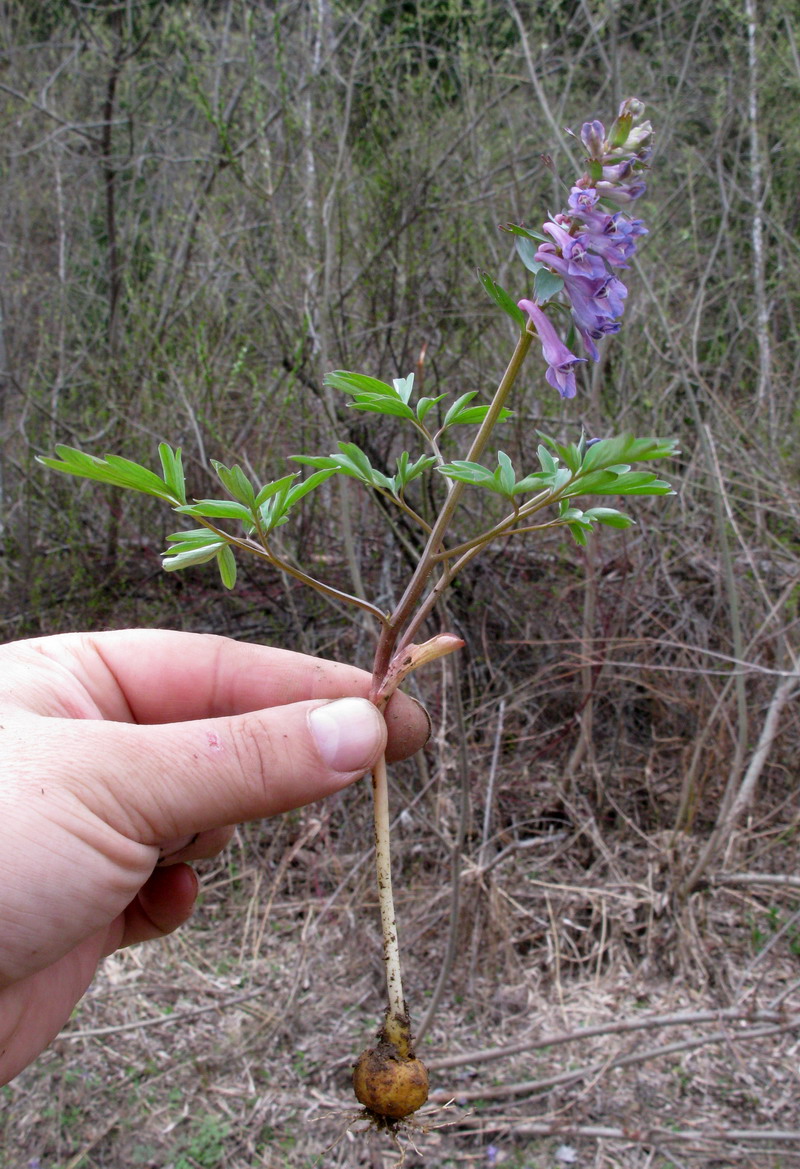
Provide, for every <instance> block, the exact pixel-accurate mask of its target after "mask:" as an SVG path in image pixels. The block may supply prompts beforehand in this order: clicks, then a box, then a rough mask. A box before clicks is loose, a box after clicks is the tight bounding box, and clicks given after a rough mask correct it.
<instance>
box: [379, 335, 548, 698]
mask: <svg viewBox="0 0 800 1169" xmlns="http://www.w3.org/2000/svg"><path fill="white" fill-rule="evenodd" d="M533 338H534V334H533V333H529V332H528V330H527V329H526V330H525V331H524V332H523V333H521V334H520V336H519V338H518V339H517V344H516V346H515V347H514V352H513V353H512V354H511V360H510V361H509V363H508V366H507V367H506V371H505V373H504V374H503V377H502V378H501V380H500V384H499V386H498V387H497V389H496V391H495V394H494V397H493V399H492V402H491V405H490V406H489V409H488V411H487V412H486V417H485V418H484V419H483V422H482V423H481V425H480V428H479V430H478V433H477V434H476V435H475V438H474V440H473V442H472V446H471V447H470V449H469V453H468V454H467V459H468V460H469V461H472V462H474V461H475V460H477V459H479V458H480V456H481V455H482V454H483V451H484V449H485V448H486V444H487V443H488V441H489V439H490V437H491V434H492V431H493V430H494V427H495V425H496V423H497V420H498V418H499V417H500V414H501V412H502V410H503V406H504V405H505V402H506V399H507V398H508V395H509V393H510V392H511V389H512V387H513V385H514V382H515V381H516V380H517V376H518V374H519V371H520V369H521V368H522V363H523V362H524V360H525V358H526V356H527V353H528V350H529V349H530V347H531V342H532V341H533ZM464 487H465V484H464V483H461V482H455V483H454V484H453V489H452V490H451V491H450V492H449V494H448V496H447V499H446V500H445V501H444V503H443V505H442V510H441V511H440V512H439V515H438V516H437V518H436V523H435V524H434V525H433V530H432V531H431V534H430V536H429V537H428V542H427V544H426V545H425V550H424V551H423V553H422V555H421V557H420V559H419V564H418V565H417V567H416V569H415V570H414V573H413V575H412V577H411V580H410V581H409V582H408V586H407V587H406V590H405V592H404V593H403V595H402V597H401V598H400V600H399V601H398V603H397V605H396V606H395V609H394V612H393V613H392V615H391V617H390V618H389V620H388V622H387V623H386V625H385V626H384V628H383V629H382V630H381V636H380V639H379V641H378V647H377V650H376V652H375V661H374V663H373V675H374V681H373V689H374V690H375V691H377V690H378V689H379V688H380V684H381V682H382V681H383V678H384V677H385V675H386V671H387V670H388V669H389V663H390V662H391V659H392V655H393V653H394V649H395V645H396V643H397V638H398V636H399V633H400V630H401V629H402V627H403V626H404V625H405V623H406V622H407V621H408V619H409V617H410V616H411V613H412V612H413V610H414V607H415V605H416V604H417V602H418V601H419V599H420V597H421V596H422V594H423V592H424V591H425V586H426V585H427V583H428V579H429V577H430V575H431V573H432V572H433V569H434V567H435V564H436V560H435V557H436V555H437V553H438V552H439V551H440V549H441V546H442V543H443V541H444V537H445V535H446V533H447V529H448V528H449V527H450V523H451V521H452V519H453V515H454V514H455V510H456V508H457V507H458V502H459V500H460V498H461V494H462V492H463V490H464ZM408 640H409V639H408V638H407V637H405V638H404V640H403V643H405V642H407V641H408Z"/></svg>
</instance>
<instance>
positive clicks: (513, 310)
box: [478, 272, 526, 329]
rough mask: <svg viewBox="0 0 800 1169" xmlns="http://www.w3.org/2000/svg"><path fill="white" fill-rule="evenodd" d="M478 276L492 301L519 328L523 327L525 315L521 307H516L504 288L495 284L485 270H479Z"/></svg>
mask: <svg viewBox="0 0 800 1169" xmlns="http://www.w3.org/2000/svg"><path fill="white" fill-rule="evenodd" d="M478 278H479V280H480V282H481V284H482V285H483V287H484V288H485V289H486V291H487V292H488V294H489V296H490V297H491V298H492V300H493V301H494V303H495V304H496V305H497V306H498V308H501V309H502V310H503V312H505V313H508V315H509V316H510V317H511V319H512V321H516V323H517V324H518V325H519V327H520V328H521V329H524V328H525V321H526V318H525V315H524V313H523V312H522V309H520V308H519V307H518V305H517V304H516V302H515V301H513V300H512V299H511V297H510V296H509V295H508V293H507V292H506V291H505V289H504V288H501V287H500V285H499V284H496V283H495V282H494V280H492V278H491V276H490V275H489V274H488V273H487V272H479V273H478Z"/></svg>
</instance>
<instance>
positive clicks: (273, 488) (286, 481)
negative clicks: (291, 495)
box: [254, 459, 300, 508]
mask: <svg viewBox="0 0 800 1169" xmlns="http://www.w3.org/2000/svg"><path fill="white" fill-rule="evenodd" d="M297 461H298V462H299V461H300V460H299V459H298V460H297ZM299 474H300V472H299V471H293V472H292V474H291V475H284V476H283V478H282V479H273V480H272V482H271V483H265V484H264V486H263V487H262V488H261V490H260V491H259V493H258V495H257V496H256V498H255V504H254V506H255V507H257V508H259V507H261V505H262V504H263V503H266V502H267V500H268V499H271V498H272V497H273V496H274V495H278V494H279V493H280V492H286V491H288V490H289V488H290V487H291V485H292V483H294V481H295V479H296V478H297V476H298V475H299Z"/></svg>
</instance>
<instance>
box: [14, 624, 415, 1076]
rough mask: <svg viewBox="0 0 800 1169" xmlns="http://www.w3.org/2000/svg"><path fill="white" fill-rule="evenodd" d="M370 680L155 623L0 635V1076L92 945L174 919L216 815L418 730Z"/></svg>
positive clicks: (44, 1031) (193, 883)
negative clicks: (382, 708)
mask: <svg viewBox="0 0 800 1169" xmlns="http://www.w3.org/2000/svg"><path fill="white" fill-rule="evenodd" d="M370 681H371V679H370V676H369V674H367V673H365V672H364V671H362V670H357V669H355V668H353V667H350V666H344V665H339V664H337V663H334V662H329V661H322V660H319V659H316V658H310V657H306V656H304V655H302V654H297V653H291V652H289V651H286V650H279V649H270V648H265V647H260V646H255V645H246V644H241V643H238V642H234V641H230V640H228V639H226V638H220V637H210V636H203V635H198V634H191V633H175V632H166V631H159V630H139V631H136V630H130V631H122V632H116V633H100V634H65V635H61V636H56V637H44V638H39V639H35V640H31V641H22V642H17V643H12V644H10V645H6V646H2V647H0V774H2V786H0V921H2V922H3V931H2V935H0V1083H5V1082H7V1081H8V1080H9V1079H11V1078H12V1077H13V1076H14V1075H16V1074H17V1072H19V1071H20V1070H21V1069H22V1068H23V1067H25V1066H26V1065H27V1064H28V1063H30V1062H31V1060H32V1059H34V1058H35V1056H36V1055H38V1054H39V1052H41V1051H42V1050H43V1048H44V1047H46V1046H47V1044H48V1043H49V1042H50V1041H51V1039H52V1038H53V1037H54V1036H55V1035H56V1034H57V1033H58V1031H59V1030H60V1028H61V1027H62V1026H63V1024H64V1023H65V1022H66V1020H67V1019H68V1018H69V1015H70V1012H71V1010H72V1008H73V1006H74V1005H75V1003H76V1002H77V1001H78V999H79V998H80V997H81V995H82V994H83V992H84V991H85V990H86V987H87V986H88V985H89V983H90V981H91V979H92V976H93V975H94V972H95V969H96V968H97V964H98V962H99V961H100V959H101V958H103V957H104V956H105V955H107V954H110V953H111V952H112V951H113V950H115V949H117V948H118V947H120V946H128V945H131V944H133V943H135V942H140V941H144V940H147V939H151V938H158V937H163V936H164V935H165V934H168V933H170V932H171V931H172V930H174V929H176V928H177V927H178V926H179V925H181V924H182V922H184V921H185V920H186V919H187V918H188V917H189V915H190V914H191V912H192V908H193V905H194V901H195V897H196V895H197V888H198V886H197V879H196V877H195V875H194V873H193V872H192V870H191V868H190V867H189V865H188V864H186V863H184V862H186V861H188V860H195V859H198V858H200V857H207V856H212V855H214V854H215V853H217V852H218V851H219V850H220V849H221V848H222V847H224V845H225V843H226V842H227V840H228V839H229V837H230V834H231V831H232V830H231V828H230V827H227V826H229V825H231V824H235V823H238V822H240V821H243V820H252V819H256V818H259V817H263V816H272V815H275V814H276V813H278V812H283V811H286V810H287V809H289V808H295V807H299V806H300V805H301V804H307V803H310V802H312V801H313V800H318V799H321V798H322V797H324V796H326V795H330V794H331V793H332V792H335V791H338V790H340V789H341V788H343V787H345V786H346V785H347V784H349V783H352V782H353V780H355V779H358V778H359V777H360V776H361V775H363V773H364V772H365V771H366V770H368V769H369V768H370V767H371V766H372V764H373V763H374V762H375V761H376V760H377V759H378V757H379V756H380V755H381V754H382V753H383V751H384V749H385V750H386V753H387V756H388V757H389V758H390V759H391V758H394V759H400V758H404V757H406V756H408V755H410V754H412V753H413V752H414V751H416V750H417V749H418V748H419V747H420V746H421V745H422V744H423V743H424V741H425V738H426V735H427V731H428V727H427V723H426V718H425V714H424V712H423V711H422V710H421V708H419V707H418V706H417V704H416V703H414V702H413V701H412V700H411V699H409V698H407V697H405V696H404V695H402V694H397V695H396V696H395V697H394V698H393V699H392V702H391V703H390V705H389V707H388V709H387V712H386V719H385V721H384V719H383V718H382V717H381V715H380V714H379V713H378V711H377V710H376V709H375V707H374V706H372V705H371V704H370V703H369V702H367V701H366V698H365V696H366V694H367V692H368V690H369V686H370ZM353 696H361V697H353ZM337 699H338V700H339V701H331V700H337ZM387 736H388V743H387ZM159 862H160V863H159Z"/></svg>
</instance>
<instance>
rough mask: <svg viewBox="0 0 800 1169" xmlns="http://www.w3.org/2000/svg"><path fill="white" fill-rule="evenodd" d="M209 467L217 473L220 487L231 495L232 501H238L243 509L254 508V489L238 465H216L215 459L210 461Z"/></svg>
mask: <svg viewBox="0 0 800 1169" xmlns="http://www.w3.org/2000/svg"><path fill="white" fill-rule="evenodd" d="M211 465H212V466H213V468H214V470H215V471H216V472H217V476H218V478H219V481H220V483H221V484H222V486H223V487H224V488H225V489H226V490H227V491H229V492H230V493H231V495H232V496H233V498H234V499H238V500H239V502H240V503H243V504H244V506H245V507H248V508H251V509H252V508H254V507H255V504H256V492H255V488H254V487H253V484H252V483H251V482H250V480H249V479H248V478H247V476H246V475H245V473H244V471H243V470H242V468H241V467H240V466H238V464H237V465H236V466H233V467H226V466H225V464H224V463H218V462H217V460H216V459H212V460H211Z"/></svg>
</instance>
